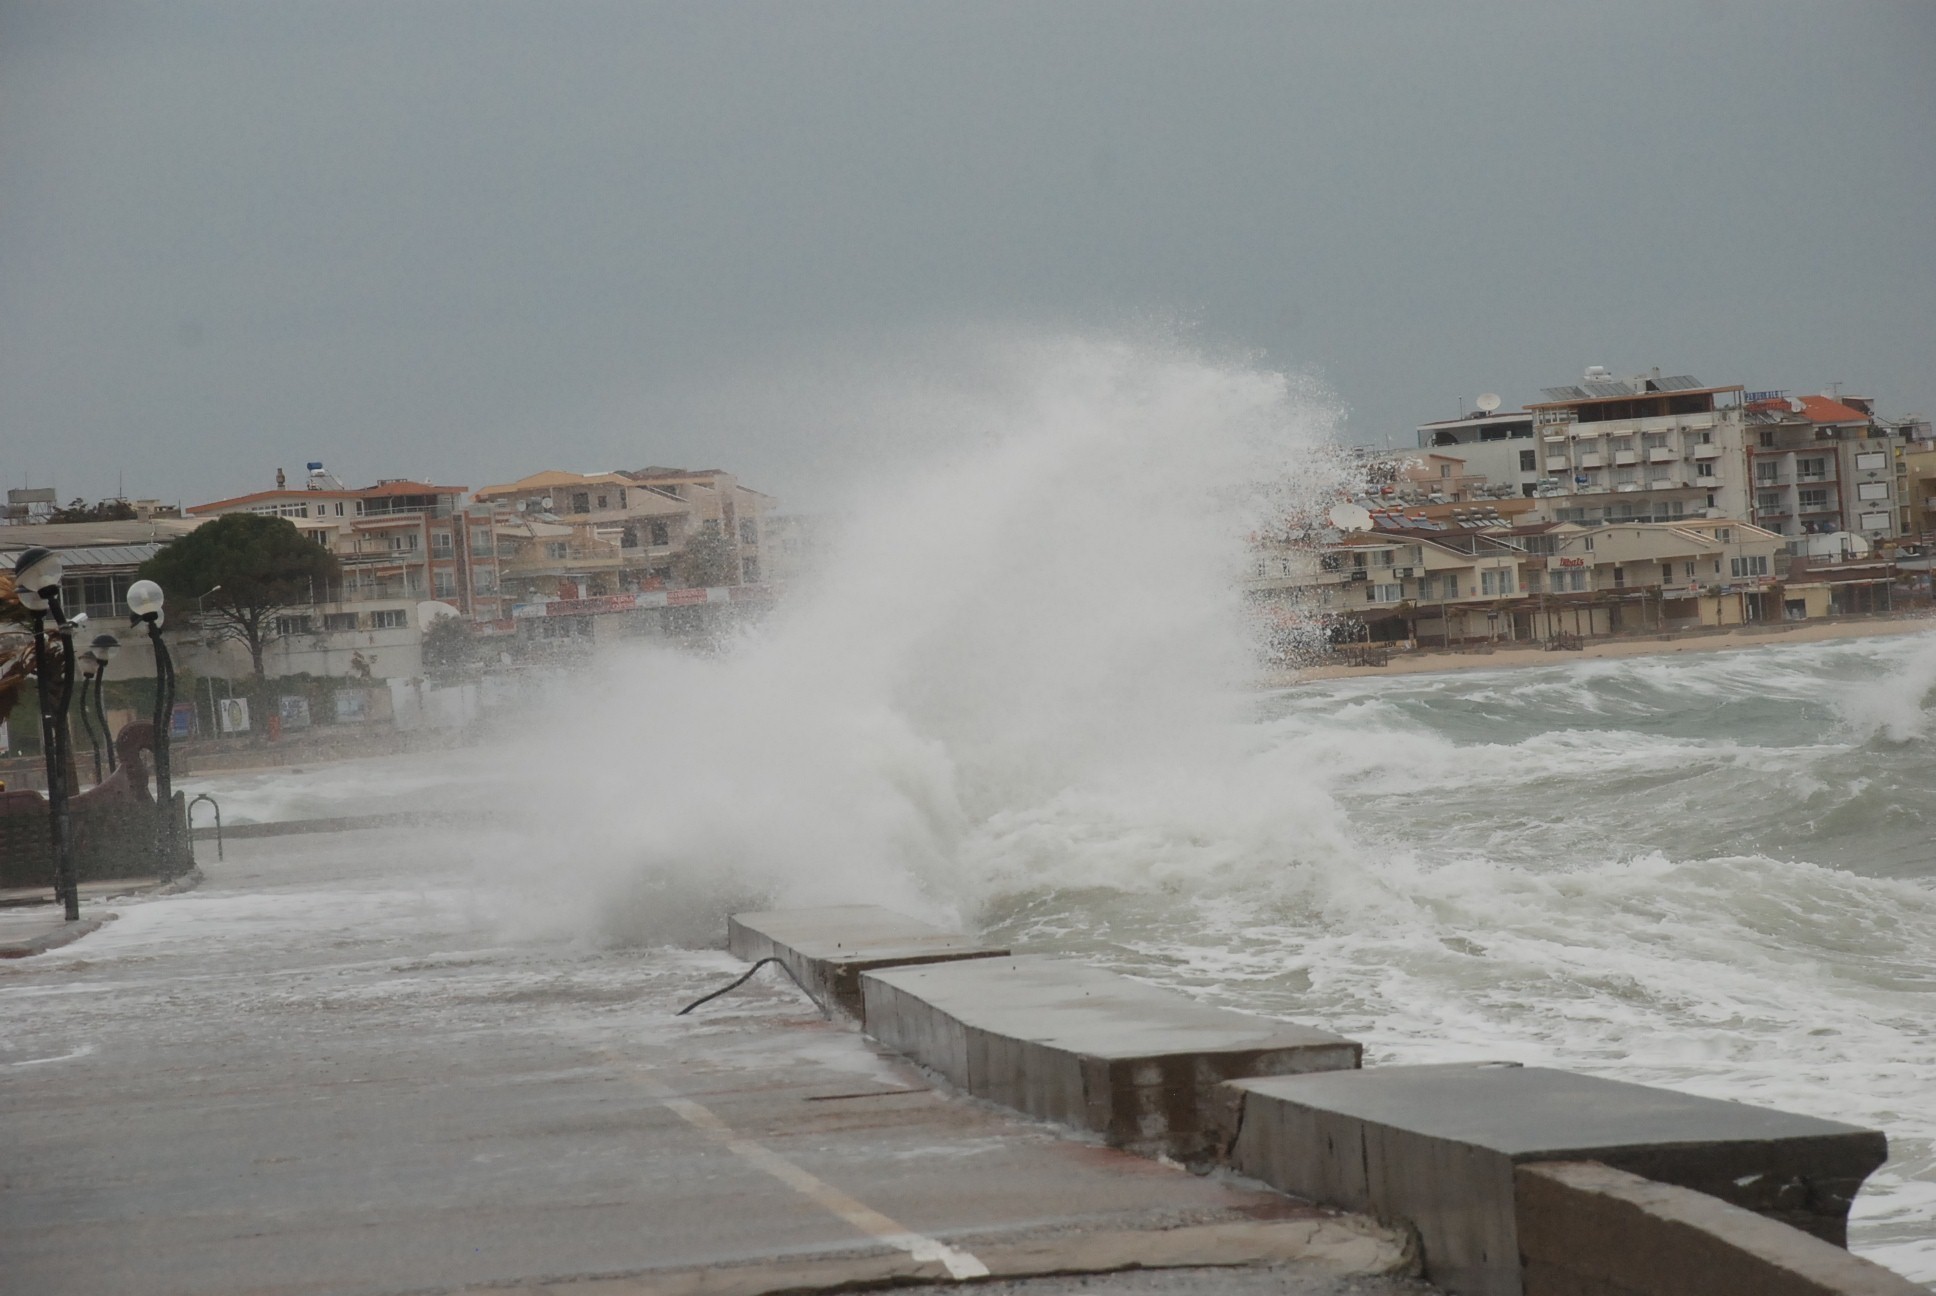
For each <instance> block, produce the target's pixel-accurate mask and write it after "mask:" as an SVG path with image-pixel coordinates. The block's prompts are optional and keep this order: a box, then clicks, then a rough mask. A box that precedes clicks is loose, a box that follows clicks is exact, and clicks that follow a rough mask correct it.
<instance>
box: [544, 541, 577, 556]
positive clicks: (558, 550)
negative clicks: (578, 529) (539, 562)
mask: <svg viewBox="0 0 1936 1296" xmlns="http://www.w3.org/2000/svg"><path fill="white" fill-rule="evenodd" d="M545 557H547V558H550V559H552V560H554V561H556V560H560V559H565V558H569V557H571V542H570V541H569V540H547V541H545Z"/></svg>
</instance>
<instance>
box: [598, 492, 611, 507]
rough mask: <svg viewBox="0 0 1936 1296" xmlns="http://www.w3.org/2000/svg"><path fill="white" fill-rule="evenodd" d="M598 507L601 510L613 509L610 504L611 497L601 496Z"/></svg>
mask: <svg viewBox="0 0 1936 1296" xmlns="http://www.w3.org/2000/svg"><path fill="white" fill-rule="evenodd" d="M598 507H599V508H601V509H608V508H610V507H612V506H611V503H610V502H609V497H608V496H604V495H600V496H599V497H598Z"/></svg>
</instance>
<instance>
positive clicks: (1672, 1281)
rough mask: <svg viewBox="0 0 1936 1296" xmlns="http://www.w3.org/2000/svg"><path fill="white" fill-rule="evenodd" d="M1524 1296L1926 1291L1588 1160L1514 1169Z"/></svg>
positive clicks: (1748, 1217) (1847, 1295)
mask: <svg viewBox="0 0 1936 1296" xmlns="http://www.w3.org/2000/svg"><path fill="white" fill-rule="evenodd" d="M1513 1181H1514V1192H1515V1199H1516V1212H1515V1213H1516V1215H1517V1218H1518V1225H1519V1250H1520V1255H1521V1260H1522V1263H1523V1274H1524V1282H1525V1289H1526V1296H1585V1294H1587V1293H1598V1292H1607V1291H1611V1292H1618V1293H1622V1296H1679V1294H1680V1293H1682V1292H1700V1293H1702V1296H1926V1292H1925V1289H1924V1288H1922V1287H1919V1286H1917V1285H1916V1284H1915V1283H1912V1282H1910V1281H1909V1280H1908V1279H1907V1278H1904V1277H1902V1276H1901V1275H1899V1274H1896V1273H1893V1272H1891V1271H1890V1270H1888V1269H1885V1268H1883V1267H1882V1266H1881V1265H1878V1264H1874V1263H1872V1262H1871V1261H1868V1260H1864V1259H1862V1258H1860V1257H1859V1256H1853V1255H1850V1254H1849V1253H1848V1252H1847V1251H1844V1250H1843V1249H1842V1248H1840V1247H1838V1246H1835V1245H1833V1244H1832V1243H1829V1242H1824V1241H1822V1240H1821V1239H1820V1238H1817V1237H1813V1236H1810V1235H1809V1234H1807V1233H1803V1232H1802V1231H1801V1230H1799V1229H1795V1228H1790V1227H1789V1226H1788V1225H1786V1224H1781V1223H1778V1222H1776V1221H1774V1220H1771V1219H1769V1218H1767V1217H1766V1216H1763V1215H1757V1214H1755V1213H1754V1212H1752V1211H1748V1210H1743V1209H1742V1208H1741V1207H1739V1206H1735V1205H1731V1204H1730V1203H1728V1202H1724V1201H1721V1200H1719V1199H1718V1198H1715V1197H1711V1196H1709V1195H1708V1194H1706V1193H1701V1192H1695V1191H1694V1190H1692V1189H1689V1188H1681V1187H1677V1186H1675V1185H1673V1184H1663V1183H1656V1182H1655V1181H1653V1180H1651V1179H1645V1178H1642V1177H1641V1176H1639V1175H1636V1174H1630V1173H1628V1172H1627V1171H1625V1170H1616V1169H1614V1168H1613V1167H1611V1166H1606V1165H1601V1164H1599V1163H1598V1162H1591V1161H1585V1162H1582V1161H1570V1162H1569V1161H1560V1162H1552V1161H1537V1162H1531V1163H1526V1164H1522V1165H1519V1166H1518V1167H1516V1168H1515V1170H1514V1176H1513Z"/></svg>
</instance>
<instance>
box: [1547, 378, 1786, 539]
mask: <svg viewBox="0 0 1936 1296" xmlns="http://www.w3.org/2000/svg"><path fill="white" fill-rule="evenodd" d="M1741 390H1742V389H1741V387H1740V386H1739V385H1738V384H1737V385H1732V386H1723V387H1710V386H1706V385H1704V384H1703V383H1701V381H1700V380H1699V379H1697V378H1695V377H1693V376H1691V375H1687V374H1682V375H1678V376H1675V377H1669V378H1662V377H1660V376H1659V372H1658V371H1655V372H1654V373H1653V374H1645V375H1640V376H1637V377H1632V378H1615V377H1613V376H1612V375H1611V374H1610V373H1608V372H1607V371H1606V370H1604V369H1601V368H1599V367H1597V366H1596V367H1595V368H1592V369H1589V370H1587V373H1586V377H1585V378H1584V379H1583V380H1582V381H1581V382H1580V383H1579V384H1577V385H1573V386H1566V387H1548V388H1546V389H1545V395H1546V397H1547V399H1546V400H1544V401H1539V402H1535V403H1532V404H1529V405H1528V406H1527V409H1528V411H1529V412H1530V413H1531V414H1532V417H1533V426H1534V429H1535V432H1536V439H1537V441H1538V445H1539V462H1540V467H1541V470H1542V472H1543V474H1544V476H1543V477H1542V478H1541V480H1540V482H1539V484H1538V486H1537V488H1536V491H1535V494H1536V495H1538V496H1539V497H1540V498H1541V499H1542V500H1544V501H1545V503H1546V505H1547V507H1548V509H1549V511H1550V512H1551V513H1552V515H1553V516H1554V517H1555V518H1556V519H1558V520H1560V521H1563V522H1580V523H1585V524H1589V525H1596V524H1601V523H1607V522H1673V521H1679V520H1681V519H1683V518H1701V517H1734V518H1745V517H1747V516H1748V515H1749V511H1750V507H1751V504H1752V501H1751V499H1750V485H1749V481H1748V473H1747V457H1746V452H1745V439H1744V431H1743V428H1744V409H1743V406H1742V403H1741V401H1740V399H1739V397H1740V393H1741Z"/></svg>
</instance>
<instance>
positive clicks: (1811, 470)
mask: <svg viewBox="0 0 1936 1296" xmlns="http://www.w3.org/2000/svg"><path fill="white" fill-rule="evenodd" d="M1795 478H1796V480H1798V481H1827V480H1828V460H1826V459H1800V460H1797V461H1796V463H1795Z"/></svg>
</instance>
